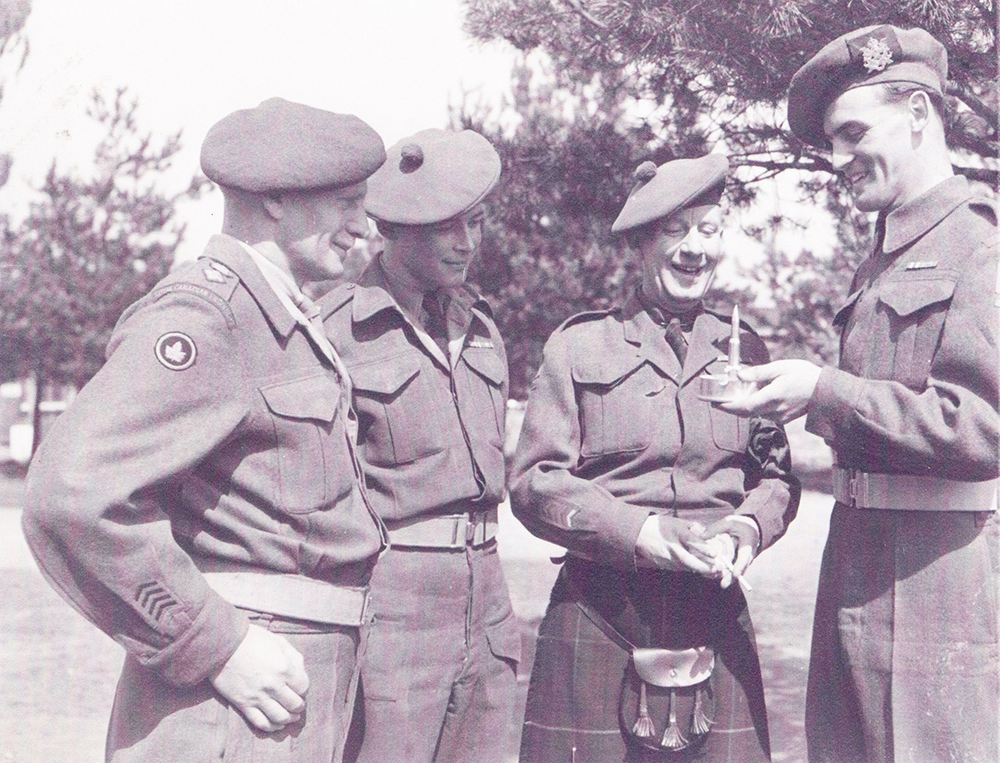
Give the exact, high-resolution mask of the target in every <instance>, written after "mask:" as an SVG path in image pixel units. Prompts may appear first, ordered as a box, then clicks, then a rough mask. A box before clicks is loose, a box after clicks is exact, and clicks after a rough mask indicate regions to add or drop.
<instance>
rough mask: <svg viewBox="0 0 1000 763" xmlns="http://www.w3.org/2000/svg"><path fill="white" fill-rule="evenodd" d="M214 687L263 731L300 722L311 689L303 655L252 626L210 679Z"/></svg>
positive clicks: (270, 634)
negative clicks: (307, 694)
mask: <svg viewBox="0 0 1000 763" xmlns="http://www.w3.org/2000/svg"><path fill="white" fill-rule="evenodd" d="M210 680H211V682H212V686H214V687H215V690H216V691H217V692H219V694H221V695H222V696H223V697H225V698H226V700H228V701H229V703H230V704H232V705H233V706H234V707H235V708H236V709H237V710H239V711H240V712H241V713H242V714H243V717H244V718H246V719H247V721H249V722H250V724H251V725H253V726H254V727H255V728H258V729H260V730H261V731H267V732H271V731H278V730H279V729H282V728H284V727H285V726H287V725H288V724H290V723H296V722H298V720H299V719H300V718H301V717H302V712H303V711H304V710H305V707H306V701H305V694H306V691H307V690H308V688H309V678H308V676H306V671H305V667H304V664H303V660H302V655H301V654H299V652H298V650H296V649H295V647H293V646H292V645H291V644H289V643H288V640H287V639H285V638H284V637H283V636H281V635H279V634H277V633H271V632H270V631H268V630H266V629H264V628H261V627H260V626H259V625H253V624H251V625H250V630H248V631H247V635H246V637H244V639H243V641H242V642H241V643H240V645H239V646H238V647H237V648H236V651H235V652H233V654H232V656H231V657H230V658H229V659H228V660H227V661H226V664H225V665H223V666H222V667H221V668H219V670H218V671H216V672H215V674H214V675H212V676H211V678H210Z"/></svg>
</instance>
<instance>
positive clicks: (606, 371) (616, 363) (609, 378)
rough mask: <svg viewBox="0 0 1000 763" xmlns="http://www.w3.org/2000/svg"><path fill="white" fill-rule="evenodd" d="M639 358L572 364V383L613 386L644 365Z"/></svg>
mask: <svg viewBox="0 0 1000 763" xmlns="http://www.w3.org/2000/svg"><path fill="white" fill-rule="evenodd" d="M645 362H646V361H645V359H644V358H641V357H631V358H630V357H619V356H615V355H608V356H606V357H602V358H598V359H594V360H590V361H582V362H577V363H574V364H573V381H576V382H579V383H580V384H614V383H615V382H617V381H620V380H621V379H624V378H625V377H626V376H628V375H629V374H630V373H632V372H633V371H635V370H636V369H637V368H638V367H639V366H641V365H642V364H643V363H645Z"/></svg>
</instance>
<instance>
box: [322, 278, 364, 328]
mask: <svg viewBox="0 0 1000 763" xmlns="http://www.w3.org/2000/svg"><path fill="white" fill-rule="evenodd" d="M355 286H356V284H355V283H353V282H350V281H349V282H347V283H342V284H338V285H337V286H335V287H334V288H332V289H331V290H330V291H328V292H327V293H326V294H324V295H323V296H322V297H320V298H319V301H318V304H319V315H320V318H322V319H323V320H326V319H327V318H329V317H330V316H331V315H333V314H334V313H335V312H337V311H338V310H340V309H341V308H342V307H343V306H344V305H346V304H347V303H348V302H350V301H351V300H353V299H354V287H355Z"/></svg>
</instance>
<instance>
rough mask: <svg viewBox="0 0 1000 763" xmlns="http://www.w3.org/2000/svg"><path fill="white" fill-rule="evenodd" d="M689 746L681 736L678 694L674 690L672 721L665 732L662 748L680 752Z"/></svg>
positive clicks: (671, 706)
mask: <svg viewBox="0 0 1000 763" xmlns="http://www.w3.org/2000/svg"><path fill="white" fill-rule="evenodd" d="M686 745H687V741H686V740H685V739H684V736H683V735H682V734H681V727H680V726H679V725H678V724H677V694H676V692H675V691H674V689H671V690H670V720H669V721H668V722H667V728H666V729H665V730H664V732H663V739H661V740H660V746H661V747H666V748H667V749H669V750H679V749H681V748H682V747H685V746H686Z"/></svg>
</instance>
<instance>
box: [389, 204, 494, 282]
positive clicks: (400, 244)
mask: <svg viewBox="0 0 1000 763" xmlns="http://www.w3.org/2000/svg"><path fill="white" fill-rule="evenodd" d="M485 217H486V213H485V211H484V210H483V207H482V205H481V204H477V205H476V206H474V207H472V208H471V209H469V210H466V211H465V212H462V213H461V214H460V215H456V216H455V217H452V218H450V219H448V220H445V221H443V222H439V223H430V224H428V225H402V226H399V227H398V228H397V229H396V230H395V232H394V233H393V235H392V238H391V239H390V240H389V241H387V242H386V252H385V255H383V256H384V257H388V258H389V259H390V260H391V261H392V265H394V266H395V270H396V272H402V273H403V274H405V276H406V278H407V280H408V281H410V283H411V284H412V285H413V286H414V287H415V288H416V289H417V290H418V291H420V292H423V293H427V292H430V291H434V290H435V289H438V288H442V287H449V286H461V285H462V284H463V283H465V279H466V276H467V275H468V271H469V265H470V264H471V263H472V258H473V257H475V256H476V252H478V251H479V245H480V244H481V243H482V241H483V221H484V219H485Z"/></svg>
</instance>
